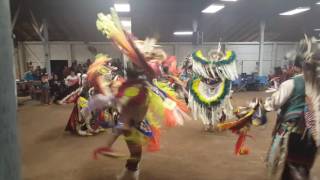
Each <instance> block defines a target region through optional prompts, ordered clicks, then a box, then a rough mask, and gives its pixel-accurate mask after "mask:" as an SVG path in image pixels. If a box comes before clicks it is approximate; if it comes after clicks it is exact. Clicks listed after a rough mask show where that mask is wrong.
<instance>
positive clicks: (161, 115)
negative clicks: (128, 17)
mask: <svg viewBox="0 0 320 180" xmlns="http://www.w3.org/2000/svg"><path fill="white" fill-rule="evenodd" d="M97 28H98V30H99V31H101V32H102V33H103V34H104V35H106V36H107V38H109V39H111V40H113V42H114V43H115V45H117V47H119V49H120V50H121V51H122V52H123V53H124V54H125V55H126V56H127V57H128V58H129V60H130V62H131V63H132V64H131V65H130V66H129V68H128V69H126V71H127V73H128V70H130V71H129V72H131V74H130V73H129V74H128V77H127V79H125V81H124V82H123V83H122V85H121V86H120V87H119V88H117V89H116V90H115V91H112V90H110V88H109V89H108V88H107V86H104V85H103V84H104V83H105V82H104V81H105V80H104V78H103V76H102V77H101V76H100V78H99V80H98V79H97V78H98V77H99V76H92V75H94V74H95V71H96V70H94V71H93V72H92V73H90V74H91V75H89V78H88V79H90V80H89V81H90V82H91V81H92V82H97V85H98V87H99V88H100V89H102V90H101V91H100V92H99V94H98V95H96V97H97V98H93V99H91V100H90V102H89V109H91V110H92V109H97V108H98V109H99V108H101V107H103V106H107V105H108V104H110V103H114V104H115V105H116V106H117V107H118V110H119V113H120V114H119V120H118V122H117V125H116V126H115V128H114V134H113V135H112V136H110V137H111V138H112V139H111V141H108V142H111V143H108V145H107V147H102V148H98V149H96V150H95V152H94V154H95V155H97V154H104V153H106V154H107V155H111V154H112V152H113V151H112V149H111V146H112V144H113V143H114V142H115V140H116V139H117V137H118V136H120V135H124V137H125V141H126V143H127V146H128V149H129V151H130V158H129V159H128V160H127V164H126V169H125V171H124V173H123V174H122V175H120V178H119V179H123V178H124V177H126V176H128V174H130V176H131V178H135V179H137V176H138V164H139V162H140V159H141V153H142V152H141V151H142V150H141V148H142V146H143V145H147V149H148V150H149V151H157V150H159V148H160V144H159V138H160V127H161V124H162V123H164V124H165V125H167V126H170V127H171V126H175V125H181V124H183V120H184V119H185V118H186V117H187V115H186V113H185V112H184V111H183V110H182V109H180V107H183V105H182V104H179V101H177V100H176V99H175V97H174V96H170V95H169V94H168V93H167V92H165V91H164V90H162V89H161V88H159V87H158V86H157V85H156V83H155V82H154V81H153V79H154V78H156V73H155V71H154V70H153V69H152V67H151V66H150V65H149V64H148V62H147V59H148V60H150V59H152V60H154V58H153V57H152V58H149V57H150V55H152V54H153V52H152V51H153V47H152V46H150V45H149V44H150V43H151V44H152V41H151V40H150V41H146V44H143V45H142V46H141V44H140V45H138V44H137V43H136V42H135V41H134V40H133V36H132V35H131V34H129V33H128V32H126V31H124V30H123V28H122V26H121V23H120V20H119V17H118V16H117V14H116V12H115V11H114V10H113V9H111V14H109V15H107V16H105V15H104V14H102V13H100V14H98V20H97ZM140 42H141V41H140ZM99 67H100V65H99V66H97V68H96V69H99ZM89 69H90V68H89ZM132 73H133V74H135V75H133V74H132ZM142 73H143V74H142ZM137 74H138V75H137ZM95 157H96V156H95Z"/></svg>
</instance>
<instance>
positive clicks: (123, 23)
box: [121, 20, 131, 27]
mask: <svg viewBox="0 0 320 180" xmlns="http://www.w3.org/2000/svg"><path fill="white" fill-rule="evenodd" d="M121 24H122V26H123V27H131V21H130V20H121Z"/></svg>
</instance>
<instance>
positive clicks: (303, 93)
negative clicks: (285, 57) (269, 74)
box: [219, 38, 320, 180]
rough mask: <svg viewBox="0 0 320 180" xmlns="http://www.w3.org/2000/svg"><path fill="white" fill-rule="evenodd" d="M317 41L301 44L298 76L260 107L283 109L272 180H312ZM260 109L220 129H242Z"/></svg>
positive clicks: (319, 123) (319, 76)
mask: <svg viewBox="0 0 320 180" xmlns="http://www.w3.org/2000/svg"><path fill="white" fill-rule="evenodd" d="M316 42H317V40H315V39H311V40H310V39H307V38H306V39H305V40H303V41H301V43H300V48H299V50H298V53H297V54H298V55H297V56H296V59H295V63H294V69H295V72H296V73H297V74H296V75H295V76H294V77H292V78H291V79H289V80H287V81H285V82H283V83H282V84H281V85H280V87H279V89H278V90H277V91H276V92H275V93H274V94H273V95H272V96H271V97H269V98H267V99H266V101H265V103H264V105H263V106H262V105H261V103H260V106H259V107H260V110H261V109H262V111H261V112H265V111H272V110H280V111H279V113H278V118H277V123H276V126H275V128H274V131H273V140H272V144H271V147H270V149H269V153H268V156H267V167H268V178H269V179H272V180H274V179H283V180H292V179H293V180H298V179H309V178H310V169H311V168H312V166H313V163H314V160H315V157H316V152H317V146H319V144H320V116H319V115H320V110H319V109H320V108H319V107H320V103H319V102H320V101H319V100H320V92H319V90H320V70H319V69H320V50H319V49H318V47H317V46H316V45H317V43H316ZM261 107H262V108H261ZM256 110H257V109H252V111H250V112H251V113H248V114H247V115H246V116H245V117H244V118H241V119H240V120H238V121H233V122H229V123H223V124H219V127H221V128H222V129H231V130H235V129H236V130H239V129H240V128H239V127H244V125H248V122H252V121H253V120H254V119H255V117H254V116H252V115H253V113H254V112H256ZM261 114H264V113H261ZM261 114H260V115H261ZM260 117H261V116H260ZM246 118H247V120H246V121H244V119H246ZM262 119H265V118H262ZM265 120H266V119H265ZM265 122H266V121H262V123H265ZM244 137H245V136H244Z"/></svg>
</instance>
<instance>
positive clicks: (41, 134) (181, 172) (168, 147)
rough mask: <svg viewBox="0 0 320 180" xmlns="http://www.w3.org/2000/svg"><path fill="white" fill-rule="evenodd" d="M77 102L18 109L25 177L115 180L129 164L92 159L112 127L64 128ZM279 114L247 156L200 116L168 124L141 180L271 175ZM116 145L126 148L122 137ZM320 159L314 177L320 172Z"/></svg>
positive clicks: (243, 97) (239, 99)
mask: <svg viewBox="0 0 320 180" xmlns="http://www.w3.org/2000/svg"><path fill="white" fill-rule="evenodd" d="M257 96H260V97H263V96H265V94H264V93H255V92H245V93H237V94H235V96H234V98H233V101H234V104H235V105H241V104H242V105H243V104H244V103H246V102H247V101H249V100H250V99H252V98H253V97H257ZM71 108H72V106H70V105H68V106H58V105H50V106H42V105H39V103H38V102H33V101H30V102H25V103H24V105H23V106H20V107H19V109H18V113H19V114H18V116H19V119H18V121H19V128H20V142H21V143H20V144H21V154H22V170H23V177H24V178H23V179H24V180H113V179H115V178H114V177H115V175H116V174H117V173H118V172H119V171H121V169H122V168H123V167H124V164H125V159H111V158H106V157H101V158H100V159H99V160H93V159H92V150H93V149H94V148H96V147H98V146H101V145H104V143H105V139H106V137H107V136H108V134H109V132H105V133H102V134H99V135H97V136H93V137H78V136H75V135H70V134H69V133H66V132H64V127H65V125H66V123H67V119H68V117H69V114H70V113H71ZM274 121H275V114H274V113H273V114H270V115H269V123H268V124H267V125H266V126H265V127H258V128H253V129H252V130H251V135H253V136H254V140H251V139H249V140H248V141H247V142H248V145H249V147H250V149H251V152H250V154H249V155H247V156H240V157H238V156H235V155H233V147H234V143H235V141H236V138H237V137H236V136H235V135H233V134H231V133H230V132H222V133H205V132H203V131H202V124H201V122H200V121H189V122H186V123H185V125H184V126H182V127H178V128H173V129H164V130H163V133H162V134H163V136H162V139H161V145H162V149H161V151H160V152H157V153H145V154H144V156H143V160H142V164H141V179H142V180H213V179H214V180H219V179H221V180H222V179H224V180H227V179H241V180H260V179H262V180H263V179H266V178H265V174H266V168H265V164H264V158H265V156H266V152H267V148H268V146H269V144H270V141H271V138H270V137H271V135H270V134H271V129H272V126H273V125H274ZM115 148H116V149H117V150H119V151H122V152H127V149H126V147H125V144H124V142H123V141H122V140H121V139H120V140H119V141H118V143H117V144H116V145H115ZM319 170H320V163H319V162H318V161H317V162H316V165H315V167H314V169H313V172H314V173H313V175H312V176H313V177H320V171H319Z"/></svg>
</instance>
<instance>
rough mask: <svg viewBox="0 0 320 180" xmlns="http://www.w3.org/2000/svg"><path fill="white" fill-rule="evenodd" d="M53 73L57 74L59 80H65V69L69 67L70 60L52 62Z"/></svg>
mask: <svg viewBox="0 0 320 180" xmlns="http://www.w3.org/2000/svg"><path fill="white" fill-rule="evenodd" d="M50 65H51V73H52V74H57V75H58V77H59V80H63V78H64V77H63V69H64V67H65V66H66V67H68V60H51V61H50Z"/></svg>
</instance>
